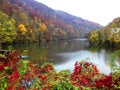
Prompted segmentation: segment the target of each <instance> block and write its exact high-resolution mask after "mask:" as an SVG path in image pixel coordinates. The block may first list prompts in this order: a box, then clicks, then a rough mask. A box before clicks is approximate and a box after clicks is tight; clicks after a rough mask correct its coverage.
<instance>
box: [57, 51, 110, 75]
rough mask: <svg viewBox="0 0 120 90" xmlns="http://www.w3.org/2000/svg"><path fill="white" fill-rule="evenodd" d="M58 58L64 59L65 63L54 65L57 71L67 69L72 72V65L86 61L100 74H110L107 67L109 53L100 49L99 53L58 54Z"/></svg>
mask: <svg viewBox="0 0 120 90" xmlns="http://www.w3.org/2000/svg"><path fill="white" fill-rule="evenodd" d="M57 55H58V56H61V57H64V58H66V61H67V62H66V63H63V64H58V65H56V69H57V70H61V69H69V70H73V67H74V63H75V62H76V61H82V60H86V61H89V62H93V63H94V64H95V65H96V66H97V67H98V68H99V69H100V71H101V72H102V73H105V74H109V73H110V72H111V70H110V68H109V66H108V60H109V53H108V52H106V51H105V50H104V49H101V50H100V52H91V51H89V50H80V51H76V52H69V53H58V54H57Z"/></svg>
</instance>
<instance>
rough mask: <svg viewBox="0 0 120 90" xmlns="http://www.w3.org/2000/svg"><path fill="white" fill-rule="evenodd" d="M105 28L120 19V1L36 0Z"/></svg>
mask: <svg viewBox="0 0 120 90" xmlns="http://www.w3.org/2000/svg"><path fill="white" fill-rule="evenodd" d="M36 1H39V2H41V3H43V4H45V5H47V6H49V7H51V8H53V9H56V10H62V11H65V12H68V13H69V14H72V15H75V16H78V17H81V18H83V19H87V20H90V21H93V22H96V23H99V24H101V25H103V26H105V25H107V24H108V23H109V22H111V21H112V20H113V19H114V18H116V17H120V0H36Z"/></svg>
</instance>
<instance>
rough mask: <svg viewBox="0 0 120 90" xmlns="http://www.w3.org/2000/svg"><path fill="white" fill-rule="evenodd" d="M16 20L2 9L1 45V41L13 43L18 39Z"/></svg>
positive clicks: (0, 15) (0, 14)
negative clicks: (10, 17)
mask: <svg viewBox="0 0 120 90" xmlns="http://www.w3.org/2000/svg"><path fill="white" fill-rule="evenodd" d="M16 35H17V33H16V31H15V20H14V19H9V16H8V15H7V14H5V13H3V12H2V11H0V45H1V43H3V42H4V43H7V42H9V43H11V42H13V41H14V40H15V39H16Z"/></svg>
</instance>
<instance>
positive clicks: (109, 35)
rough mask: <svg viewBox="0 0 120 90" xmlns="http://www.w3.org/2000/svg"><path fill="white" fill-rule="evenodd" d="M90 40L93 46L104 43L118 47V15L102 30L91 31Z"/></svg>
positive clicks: (119, 43)
mask: <svg viewBox="0 0 120 90" xmlns="http://www.w3.org/2000/svg"><path fill="white" fill-rule="evenodd" d="M90 40H91V43H92V44H94V45H95V46H97V45H105V46H107V47H108V46H109V47H112V48H120V17H118V18H115V19H114V20H113V21H112V22H110V23H109V24H108V25H107V26H106V27H105V28H104V29H103V30H94V31H92V32H91V35H90Z"/></svg>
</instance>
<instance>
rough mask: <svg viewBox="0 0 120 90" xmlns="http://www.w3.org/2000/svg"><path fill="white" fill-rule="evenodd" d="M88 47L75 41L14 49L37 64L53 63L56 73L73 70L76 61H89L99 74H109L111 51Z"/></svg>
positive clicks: (79, 41)
mask: <svg viewBox="0 0 120 90" xmlns="http://www.w3.org/2000/svg"><path fill="white" fill-rule="evenodd" d="M88 46H89V43H88V42H87V40H85V39H84V40H81V39H76V40H70V41H56V42H47V43H45V44H30V45H24V46H23V45H19V46H14V47H15V48H16V49H17V50H19V51H20V52H21V51H23V50H28V51H29V54H28V55H29V58H30V60H32V61H34V62H37V63H38V64H42V63H44V62H52V63H54V64H55V68H56V70H58V71H59V70H63V69H69V70H73V67H74V63H75V62H76V61H81V60H86V59H87V60H88V59H89V60H88V61H90V62H93V63H94V64H95V65H97V67H98V68H99V69H100V71H101V72H103V73H105V74H108V73H110V68H109V66H108V62H109V57H110V53H111V52H112V51H108V50H105V49H99V50H95V49H89V48H88Z"/></svg>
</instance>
